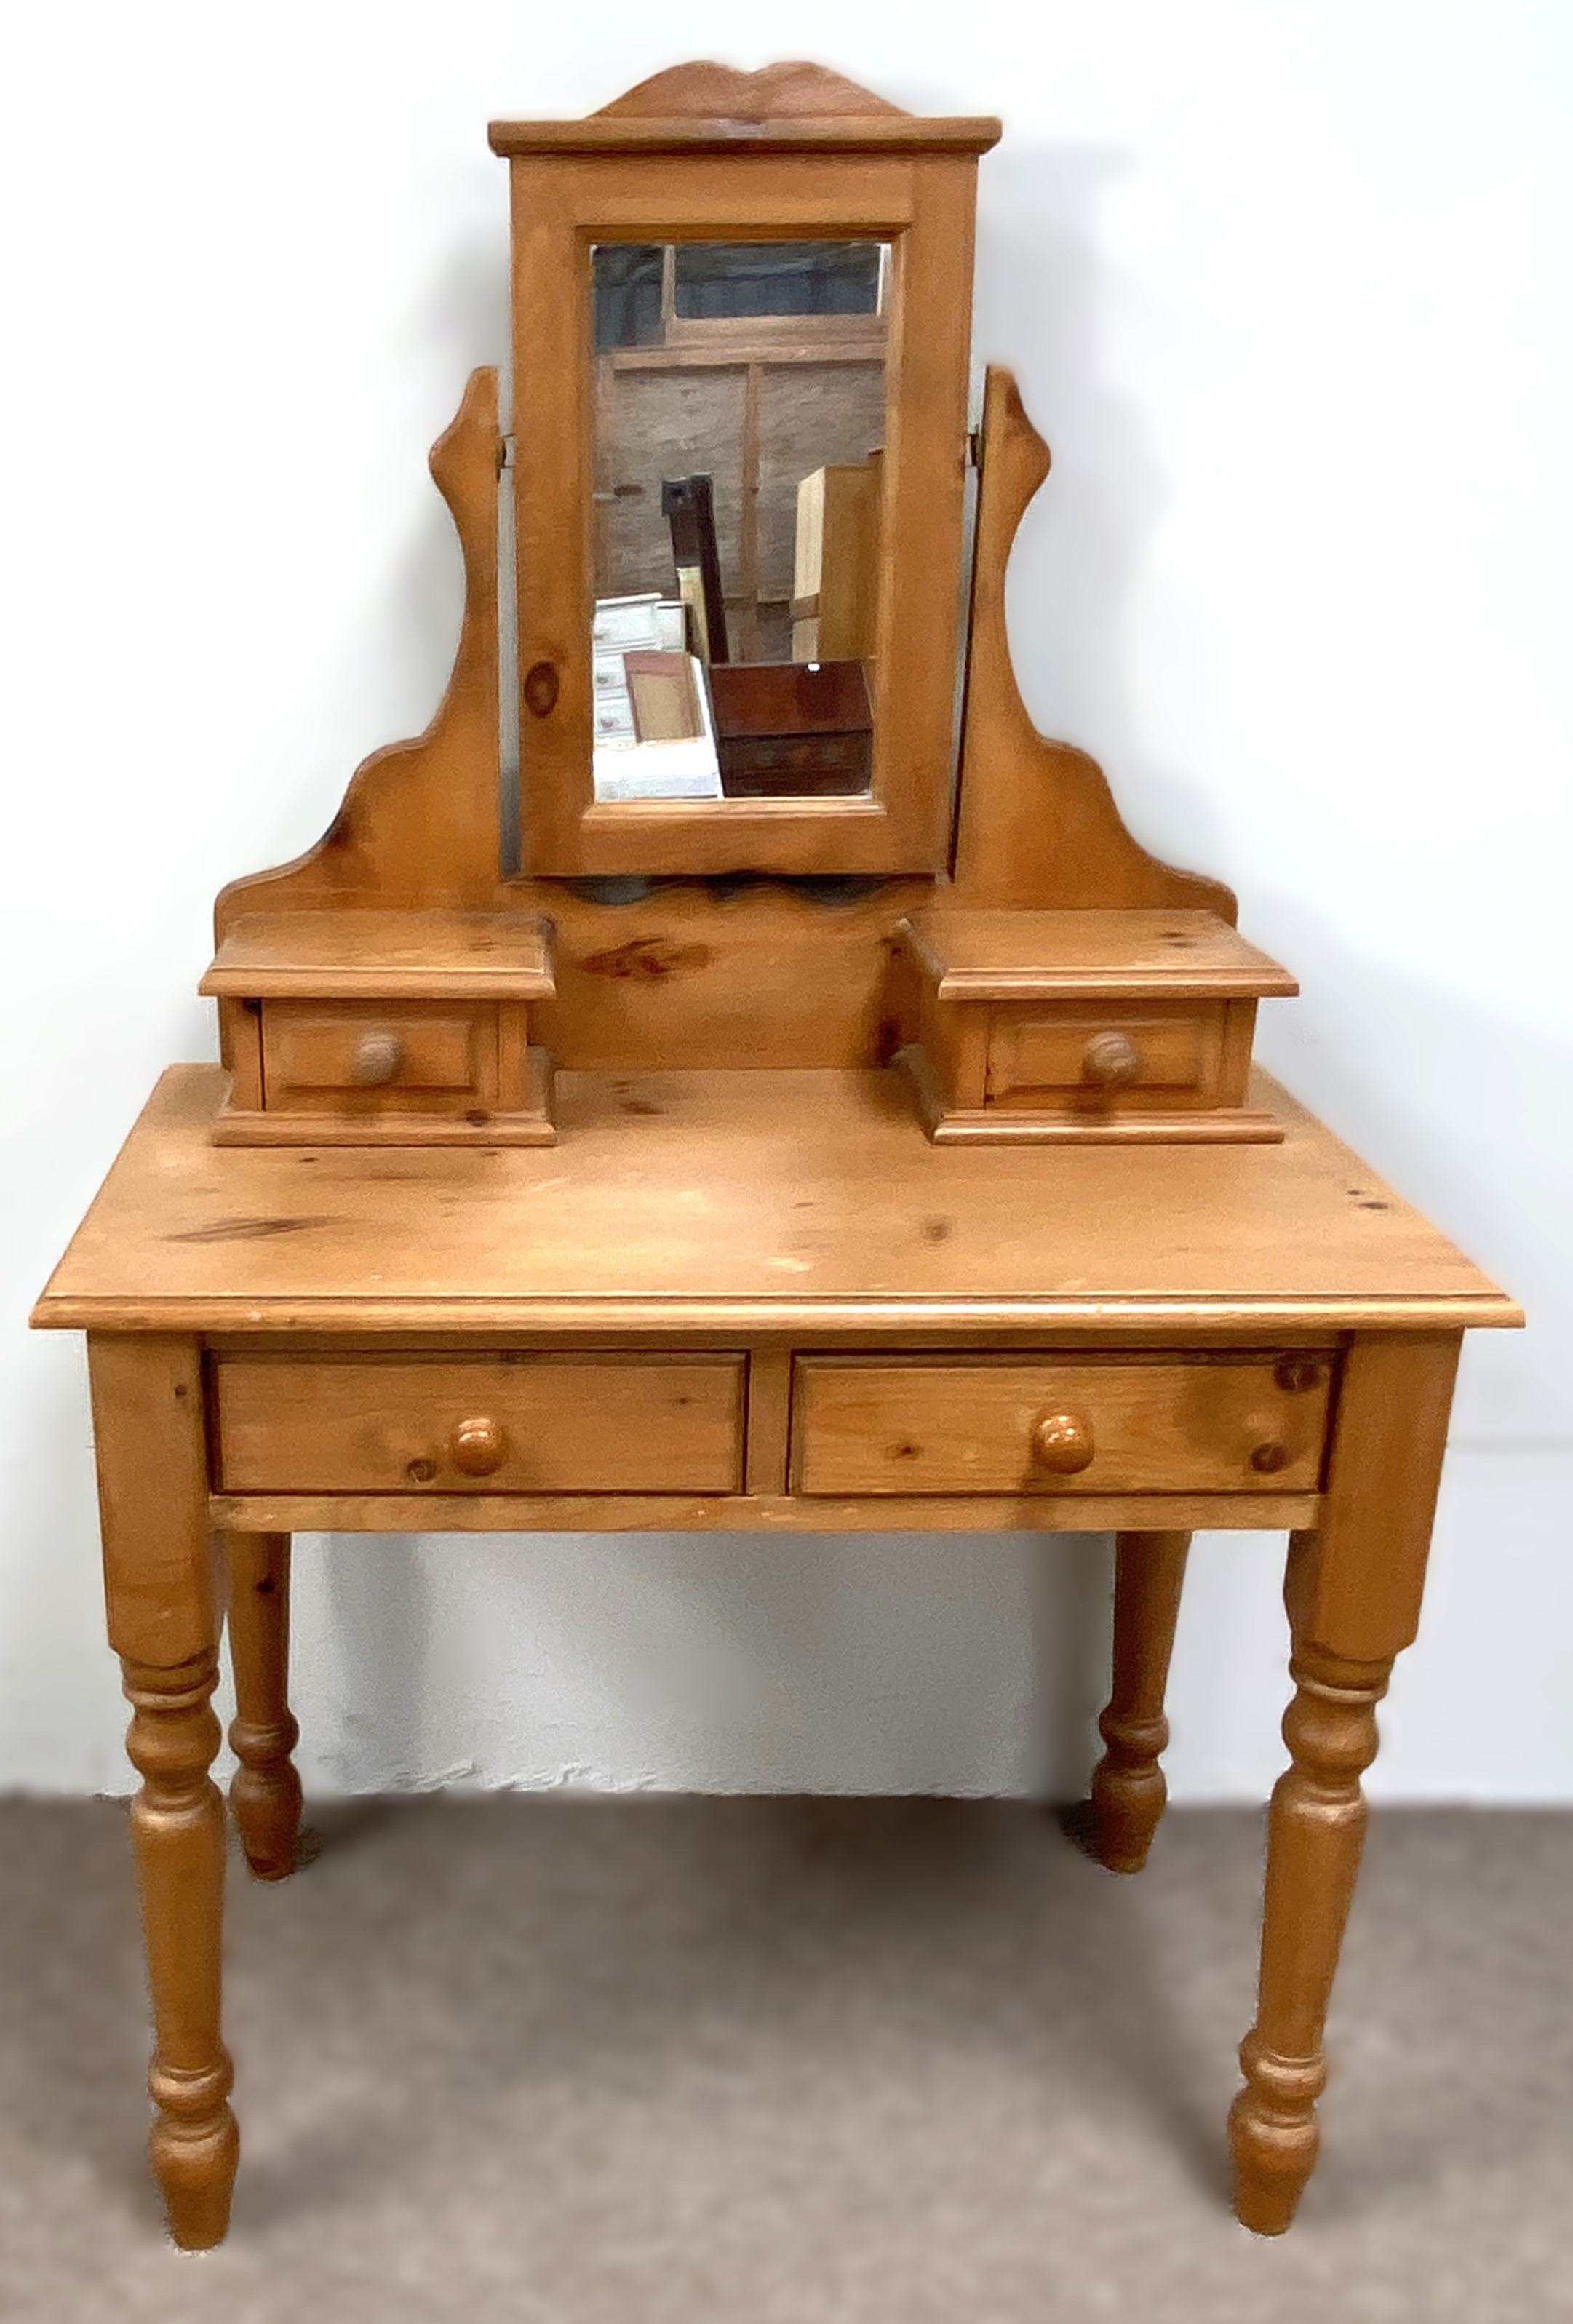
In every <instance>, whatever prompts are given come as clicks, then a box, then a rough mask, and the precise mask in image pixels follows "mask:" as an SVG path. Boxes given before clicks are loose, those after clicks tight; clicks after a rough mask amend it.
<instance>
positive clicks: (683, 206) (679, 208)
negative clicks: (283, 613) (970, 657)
mask: <svg viewBox="0 0 1573 2324" xmlns="http://www.w3.org/2000/svg"><path fill="white" fill-rule="evenodd" d="M513 152H514V158H513V159H512V161H511V165H510V166H511V177H512V201H513V234H514V243H513V249H514V263H513V289H514V368H513V396H514V438H515V455H514V507H515V526H514V530H515V537H516V541H517V561H518V607H519V666H520V672H521V678H529V674H530V673H531V672H532V671H540V670H543V669H544V670H546V671H547V672H549V673H550V674H551V676H552V679H553V683H552V684H551V685H550V686H549V687H547V688H546V689H545V691H544V692H543V693H542V694H541V696H539V698H538V704H537V708H536V709H535V710H532V708H531V693H530V688H529V686H528V685H525V686H524V687H523V688H522V693H521V704H522V706H521V710H520V785H521V794H522V799H523V830H524V837H523V842H522V847H523V859H522V860H523V863H524V868H525V869H526V870H527V871H532V872H536V873H550V874H556V875H566V876H578V875H584V874H612V873H627V872H683V873H689V874H692V873H695V872H725V871H740V870H741V871H750V870H751V871H784V872H796V873H805V872H822V873H823V872H831V873H837V874H844V873H849V872H924V871H926V872H938V871H941V870H942V869H943V866H944V863H945V859H946V854H947V850H948V845H949V836H950V825H951V741H952V710H953V684H952V672H953V670H954V668H955V659H956V643H957V635H958V628H959V594H960V593H959V590H958V586H957V580H958V575H959V570H960V558H961V527H962V514H963V488H964V481H965V477H964V470H965V446H966V386H967V349H968V337H969V318H970V308H971V273H972V210H973V195H974V181H975V175H976V163H975V161H974V160H973V158H972V156H971V154H970V153H969V152H960V153H954V152H937V151H926V152H918V153H915V154H912V155H906V154H889V153H877V154H870V155H857V154H853V155H850V156H845V157H843V156H842V155H841V154H840V153H839V152H838V153H834V154H830V155H818V154H814V153H809V152H799V153H794V154H791V155H788V156H782V155H778V154H777V153H775V152H750V153H748V154H746V155H740V154H737V153H736V152H735V151H733V152H728V153H726V154H723V155H717V156H714V157H712V158H709V159H706V160H704V161H702V162H701V161H694V160H690V159H685V158H683V157H682V156H680V155H678V156H662V155H660V154H652V155H649V156H646V157H644V158H642V159H635V160H632V161H630V160H628V159H625V158H623V157H621V156H619V155H616V154H600V153H585V152H567V153H561V152H556V151H552V152H547V151H546V150H544V149H541V148H539V147H532V148H530V149H529V150H528V151H527V150H524V149H522V148H520V147H517V146H516V147H515V148H514V149H513ZM749 234H752V235H759V236H763V237H764V238H767V239H768V238H778V239H788V240H790V239H802V238H813V237H814V236H816V235H838V236H842V235H854V236H855V235H866V236H869V237H876V238H878V239H879V240H882V241H888V242H890V243H891V244H892V246H893V255H892V292H891V302H890V323H889V339H888V355H887V396H888V403H887V423H886V447H885V454H884V458H883V461H882V464H881V465H882V471H883V475H882V492H881V499H882V519H883V521H882V525H881V533H880V586H879V593H878V595H879V604H878V624H877V632H876V648H875V652H876V659H877V662H878V670H879V705H878V716H877V718H876V722H875V730H874V754H873V788H872V796H871V797H870V798H860V799H848V798H820V799H811V800H801V799H786V798H780V799H763V800H741V799H740V800H731V801H725V802H721V803H711V802H708V801H703V800H677V801H665V802H644V803H639V804H635V803H628V804H622V805H615V806H607V805H597V804H595V803H594V801H593V792H592V780H591V738H592V732H593V703H592V678H591V658H590V625H591V610H592V604H591V586H590V580H591V570H592V565H591V545H592V541H593V504H592V501H591V491H592V477H593V457H594V453H593V441H592V438H593V410H594V397H593V392H592V355H591V328H590V295H591V284H590V272H589V267H588V263H587V259H586V244H587V243H589V242H592V241H594V240H621V239H627V238H630V236H635V235H637V236H639V238H641V239H650V238H656V239H660V240H695V239H698V240H705V239H715V238H720V239H726V238H733V239H735V238H737V237H738V236H739V235H749ZM897 576H899V587H897Z"/></svg>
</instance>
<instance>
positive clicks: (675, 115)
mask: <svg viewBox="0 0 1573 2324" xmlns="http://www.w3.org/2000/svg"><path fill="white" fill-rule="evenodd" d="M487 134H488V135H489V137H490V139H491V143H492V152H494V153H507V154H518V153H562V152H584V153H601V152H627V151H629V150H630V149H632V150H636V151H644V152H706V151H710V152H714V151H717V150H719V151H722V152H725V151H726V150H727V149H728V148H731V149H732V150H734V151H735V149H736V148H737V146H738V145H739V144H741V143H744V142H747V143H750V144H754V143H759V144H767V145H768V146H770V147H772V148H773V149H774V150H776V151H777V152H858V151H859V150H860V149H862V150H865V151H867V150H869V149H870V148H871V149H874V150H878V151H885V152H961V153H985V152H988V150H989V147H990V146H991V145H995V144H998V141H999V123H998V121H997V120H996V119H994V118H993V116H992V115H924V114H911V113H904V112H903V111H902V109H901V108H900V106H895V105H892V104H891V103H890V102H889V100H888V98H887V97H875V96H874V95H873V94H872V92H871V91H869V89H866V88H860V87H859V86H858V84H857V83H856V82H855V81H851V80H848V79H846V78H844V76H843V75H842V74H841V73H836V72H832V71H830V70H828V69H827V68H826V67H825V66H823V65H816V64H806V63H793V64H777V65H767V66H765V67H764V68H763V69H761V70H760V71H759V72H739V71H737V70H736V69H734V68H733V67H732V66H731V65H719V64H711V63H708V62H697V63H694V64H684V65H674V66H673V67H672V68H671V69H670V70H668V71H667V72H660V73H656V74H653V75H652V76H651V78H649V80H642V81H640V82H639V84H638V86H637V87H636V88H630V89H628V90H626V91H625V92H624V94H623V95H622V96H621V97H614V98H613V99H612V103H611V104H610V105H604V106H602V108H601V110H600V111H599V112H598V113H593V114H591V115H589V117H588V118H587V119H586V120H583V121H494V122H492V124H491V127H490V129H489V131H488V133H487Z"/></svg>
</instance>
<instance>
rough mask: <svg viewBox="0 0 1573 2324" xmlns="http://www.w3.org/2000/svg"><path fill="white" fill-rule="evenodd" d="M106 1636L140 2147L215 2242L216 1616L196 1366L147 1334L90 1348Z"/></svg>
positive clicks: (179, 1346)
mask: <svg viewBox="0 0 1573 2324" xmlns="http://www.w3.org/2000/svg"><path fill="white" fill-rule="evenodd" d="M88 1355H89V1365H90V1370H91V1375H92V1384H93V1425H94V1434H95V1436H96V1439H97V1458H98V1500H99V1509H100V1514H101V1519H102V1527H103V1538H104V1583H105V1598H106V1605H107V1610H108V1618H109V1642H110V1645H111V1646H113V1647H114V1648H115V1652H116V1653H117V1654H118V1655H119V1656H120V1661H121V1668H122V1671H123V1673H124V1681H125V1692H126V1694H127V1696H128V1697H129V1699H130V1701H131V1704H132V1712H133V1715H132V1721H131V1730H130V1733H129V1735H128V1737H127V1746H126V1748H127V1749H128V1750H129V1752H130V1755H131V1758H132V1761H133V1765H134V1766H136V1768H137V1770H138V1772H139V1773H140V1774H141V1775H142V1778H143V1784H142V1789H141V1791H140V1792H139V1793H138V1794H137V1796H136V1799H135V1801H134V1802H133V1806H132V1812H131V1828H132V1838H133V1844H134V1847H135V1851H136V1867H137V1880H138V1886H139V1887H140V1889H141V1892H142V1914H143V1932H144V1934H145V1937H146V1941H147V1966H148V1983H149V1985H150V1987H151V1988H152V2005H153V2024H154V2031H155V2042H154V2048H153V2060H152V2070H151V2072H150V2075H149V2078H148V2087H149V2089H151V2091H152V2097H153V2101H154V2104H155V2106H156V2107H157V2113H156V2115H155V2116H154V2120H153V2126H152V2136H151V2138H150V2141H149V2144H150V2149H151V2152H152V2164H153V2171H154V2173H155V2175H156V2176H157V2178H158V2181H159V2184H160V2186H161V2188H162V2190H163V2195H164V2202H165V2205H166V2208H167V2209H168V2212H169V2220H170V2234H171V2235H172V2236H174V2239H175V2241H176V2242H177V2243H178V2244H180V2245H183V2246H185V2247H186V2248H187V2249H188V2250H192V2251H197V2250H202V2249H205V2248H206V2247H207V2246H209V2245H212V2244H216V2243H218V2242H220V2241H222V2239H223V2236H224V2234H225V2228H226V2227H227V2226H228V2223H229V2198H230V2189H231V2187H232V2186H233V2184H234V2181H235V2163H236V2159H237V2156H238V2153H239V2138H238V2135H237V2133H236V2130H235V2116H234V2115H233V2114H232V2113H231V2112H230V2108H229V2089H230V2083H231V2080H232V2072H231V2068H230V2062H229V2059H228V2056H227V2054H226V2053H225V2048H224V2043H223V2040H222V2038H221V2035H220V2030H219V1988H220V1955H221V1945H222V1922H223V1913H224V1855H225V1827H224V1803H223V1801H222V1800H221V1799H220V1798H219V1795H218V1792H217V1788H216V1785H215V1784H214V1783H213V1781H212V1779H211V1777H210V1775H209V1774H208V1769H209V1768H210V1767H211V1766H212V1764H213V1757H214V1754H215V1752H216V1750H217V1748H218V1741H219V1730H218V1720H217V1719H216V1717H215V1715H214V1711H213V1702H212V1697H213V1690H214V1686H215V1684H216V1682H217V1676H218V1619H217V1609H216V1607H215V1605H214V1602H213V1587H212V1575H211V1572H210V1569H209V1565H208V1556H207V1446H206V1440H205V1434H204V1428H203V1418H202V1362H201V1354H200V1351H199V1350H198V1346H197V1344H196V1342H195V1341H192V1340H187V1339H179V1338H174V1337H166V1336H164V1335H162V1334H155V1333H145V1334H142V1333H137V1334H131V1335H128V1336H126V1337H124V1338H112V1337H107V1336H105V1335H102V1334H96V1335H94V1336H93V1337H92V1338H91V1339H90V1341H89V1343H88Z"/></svg>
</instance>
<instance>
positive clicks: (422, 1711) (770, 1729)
mask: <svg viewBox="0 0 1573 2324" xmlns="http://www.w3.org/2000/svg"><path fill="white" fill-rule="evenodd" d="M1110 1577H1111V1561H1110V1553H1109V1545H1108V1541H1107V1538H1106V1537H1105V1536H1102V1535H1032V1534H1001V1535H988V1536H983V1537H979V1536H971V1535H909V1534H906V1535H868V1534H861V1535H801V1534H800V1535H791V1536H789V1537H785V1538H778V1537H768V1538H767V1537H761V1536H759V1535H751V1534H706V1535H672V1534H650V1535H519V1536H507V1535H445V1536H440V1537H438V1536H420V1537H417V1536H414V1535H402V1536H393V1537H389V1538H378V1537H374V1536H368V1535H331V1536H327V1537H305V1538H303V1539H302V1541H301V1542H300V1543H299V1545H298V1551H297V1560H296V1621H295V1631H296V1646H297V1651H296V1657H295V1660H296V1667H297V1673H298V1678H297V1683H296V1686H295V1689H294V1692H295V1698H296V1708H297V1711H298V1713H299V1717H300V1721H301V1728H302V1739H301V1752H300V1757H301V1765H302V1769H303V1772H304V1774H305V1776H306V1779H307V1783H308V1787H315V1788H317V1789H322V1790H327V1791H330V1792H359V1791H375V1790H393V1791H398V1790H408V1789H425V1788H429V1787H432V1786H434V1785H437V1784H446V1783H463V1782H471V1783H477V1784H483V1785H519V1786H523V1787H540V1788H548V1789H550V1788H558V1787H570V1786H574V1785H584V1786H588V1787H594V1788H604V1789H614V1790H623V1789H639V1788H654V1789H677V1790H694V1791H721V1792H726V1791H762V1792H869V1793H882V1794H897V1793H910V1792H933V1793H947V1794H997V1793H1003V1794H1027V1795H1029V1796H1039V1797H1046V1798H1050V1799H1055V1800H1071V1799H1075V1798H1079V1797H1081V1796H1082V1794H1084V1792H1085V1789H1086V1784H1087V1779H1088V1776H1089V1775H1090V1771H1091V1766H1092V1763H1093V1760H1094V1758H1095V1757H1096V1755H1097V1750H1098V1748H1099V1747H1098V1740H1097V1735H1096V1719H1097V1713H1098V1711H1099V1708H1100V1707H1101V1705H1102V1703H1103V1701H1104V1700H1105V1698H1106V1696H1107V1693H1108V1642H1109V1604H1110V1595H1111V1590H1110Z"/></svg>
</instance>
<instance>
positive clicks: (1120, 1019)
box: [985, 1001, 1249, 1110]
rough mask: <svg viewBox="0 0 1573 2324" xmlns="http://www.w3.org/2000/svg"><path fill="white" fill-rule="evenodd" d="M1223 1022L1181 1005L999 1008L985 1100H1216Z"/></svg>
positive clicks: (1117, 1103) (1220, 1014)
mask: <svg viewBox="0 0 1573 2324" xmlns="http://www.w3.org/2000/svg"><path fill="white" fill-rule="evenodd" d="M1225 1022H1226V1019H1225V1012H1224V1010H1223V1009H1222V1008H1221V1007H1219V1008H1215V1009H1207V1008H1203V1007H1201V1006H1200V1005H1199V1004H1184V1003H1180V1002H1173V1001H1171V1002H1167V1003H1165V1002H1162V1001H1160V1002H1157V1003H1153V1002H1148V1003H1146V1004H1145V1006H1144V1005H1142V1004H1139V1003H1138V1004H1135V1005H1127V1006H1124V1007H1121V1006H1118V1005H1114V1006H1110V1005H1107V1004H1106V1005H1105V1006H1104V1007H1103V1008H1102V1009H1099V1010H1090V1009H1087V1008H1059V1009H1050V1008H1044V1007H1043V1006H1039V1007H1037V1008H1026V1009H996V1010H994V1011H993V1012H992V1014H991V1016H990V1019H989V1050H988V1065H987V1069H986V1071H987V1079H986V1082H985V1094H986V1100H987V1102H988V1103H989V1104H990V1105H1025V1106H1031V1105H1035V1104H1038V1103H1040V1102H1044V1100H1045V1099H1052V1100H1058V1101H1059V1102H1062V1103H1066V1102H1075V1101H1076V1100H1078V1099H1081V1098H1086V1099H1095V1100H1096V1101H1097V1102H1099V1103H1100V1104H1102V1105H1104V1106H1106V1107H1112V1108H1114V1109H1116V1110H1118V1108H1119V1107H1121V1106H1130V1105H1151V1104H1153V1103H1160V1104H1162V1103H1168V1104H1182V1103H1183V1104H1186V1105H1198V1104H1202V1103H1206V1102H1211V1101H1213V1100H1214V1099H1215V1098H1216V1097H1217V1096H1218V1094H1219V1084H1220V1082H1221V1079H1222V1074H1223V1063H1224V1030H1225ZM1248 1046H1249V1045H1248V1042H1247V1053H1248ZM1127 1093H1128V1095H1127Z"/></svg>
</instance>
